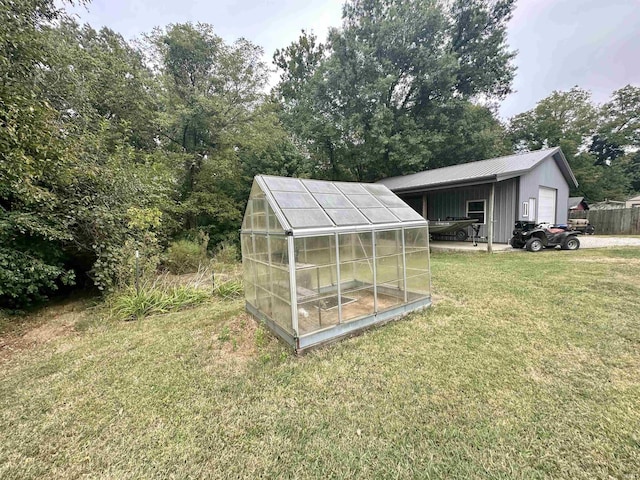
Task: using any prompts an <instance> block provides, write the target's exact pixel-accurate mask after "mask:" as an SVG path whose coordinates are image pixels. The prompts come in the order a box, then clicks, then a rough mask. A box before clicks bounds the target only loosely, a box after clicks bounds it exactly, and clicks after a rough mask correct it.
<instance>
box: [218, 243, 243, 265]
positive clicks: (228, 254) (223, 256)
mask: <svg viewBox="0 0 640 480" xmlns="http://www.w3.org/2000/svg"><path fill="white" fill-rule="evenodd" d="M215 260H216V262H217V263H225V264H229V265H231V264H234V263H238V260H240V254H239V251H238V246H237V245H236V244H235V243H232V242H223V243H222V244H221V245H220V247H219V248H218V252H217V253H216V256H215Z"/></svg>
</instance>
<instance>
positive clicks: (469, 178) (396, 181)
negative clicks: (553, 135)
mask: <svg viewBox="0 0 640 480" xmlns="http://www.w3.org/2000/svg"><path fill="white" fill-rule="evenodd" d="M549 157H553V159H554V160H555V162H556V164H557V165H558V167H559V168H560V170H561V171H562V174H563V176H564V177H565V179H566V180H567V183H568V184H569V185H570V186H576V187H577V186H578V182H577V181H576V178H575V177H574V175H573V173H572V172H571V168H570V167H569V164H568V163H567V160H566V158H565V157H564V154H563V153H562V150H560V147H555V148H546V149H543V150H536V151H533V152H527V153H519V154H515V155H508V156H505V157H498V158H490V159H488V160H480V161H478V162H469V163H462V164H459V165H452V166H450V167H444V168H436V169H433V170H425V171H424V172H418V173H414V174H411V175H403V176H400V177H391V178H385V179H383V180H380V181H379V182H378V183H380V184H382V185H385V186H387V187H389V189H391V190H393V191H396V192H398V191H410V190H421V189H422V190H428V189H431V188H438V187H444V186H456V184H461V185H472V184H474V183H485V182H499V181H502V180H507V179H509V178H514V177H518V176H520V175H522V174H524V173H527V172H529V171H531V170H532V169H533V168H535V167H536V166H537V165H538V164H539V163H540V162H542V161H544V160H546V159H547V158H549Z"/></svg>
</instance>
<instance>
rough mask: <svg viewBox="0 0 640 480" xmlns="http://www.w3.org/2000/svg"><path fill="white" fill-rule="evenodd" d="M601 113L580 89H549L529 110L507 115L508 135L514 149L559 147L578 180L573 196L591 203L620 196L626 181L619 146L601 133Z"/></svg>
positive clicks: (624, 189) (626, 188)
mask: <svg viewBox="0 0 640 480" xmlns="http://www.w3.org/2000/svg"><path fill="white" fill-rule="evenodd" d="M605 110H606V109H605ZM602 112H603V109H601V108H600V107H598V106H597V105H595V104H594V103H593V102H592V100H591V94H590V93H589V92H588V91H586V90H584V89H581V88H579V87H577V86H576V87H573V88H572V89H570V90H569V91H566V92H559V91H554V92H552V93H551V95H549V96H548V97H546V98H544V99H542V100H541V101H540V102H538V104H537V105H536V106H535V107H534V108H533V109H532V110H529V111H528V112H524V113H521V114H519V115H516V116H515V117H513V118H512V119H511V121H510V125H509V134H510V138H511V141H512V143H513V146H514V149H516V150H523V149H524V150H536V149H540V148H547V147H554V146H560V147H561V148H562V151H563V152H564V154H565V156H566V157H567V160H568V161H569V164H570V165H571V168H572V170H573V172H574V174H575V176H576V178H577V180H578V183H579V184H580V185H579V186H578V188H577V189H575V190H574V191H573V192H572V193H573V194H574V195H583V196H585V197H586V198H587V199H588V200H590V201H600V200H604V199H605V198H609V199H618V200H619V199H623V198H624V197H625V196H626V193H627V192H628V190H629V179H628V178H627V176H626V175H625V172H624V169H623V167H622V164H621V163H620V162H618V161H616V158H618V157H620V156H621V155H623V153H624V150H623V149H621V148H620V145H619V144H615V143H612V142H611V141H610V140H609V138H608V137H607V136H605V135H603V134H602V133H601V132H602V125H603V123H605V122H604V121H603V113H602ZM599 132H600V133H599ZM610 138H615V137H610Z"/></svg>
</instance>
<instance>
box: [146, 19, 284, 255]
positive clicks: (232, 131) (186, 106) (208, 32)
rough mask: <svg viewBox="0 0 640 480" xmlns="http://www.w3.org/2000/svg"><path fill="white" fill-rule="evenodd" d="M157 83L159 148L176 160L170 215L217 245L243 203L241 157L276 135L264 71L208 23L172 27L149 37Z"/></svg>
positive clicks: (252, 55) (250, 52)
mask: <svg viewBox="0 0 640 480" xmlns="http://www.w3.org/2000/svg"><path fill="white" fill-rule="evenodd" d="M148 46H149V47H150V48H149V51H150V54H151V55H152V57H153V59H154V61H155V63H156V64H157V65H158V75H159V78H160V81H161V82H162V85H163V98H162V108H161V114H160V134H161V141H162V146H163V148H165V149H167V150H169V151H173V152H176V153H178V154H180V155H182V159H183V166H182V174H181V177H182V180H181V187H180V191H179V195H178V202H179V203H178V207H177V208H176V209H175V210H174V214H175V215H176V217H177V218H178V219H179V223H180V224H181V225H182V226H183V227H184V228H186V229H194V228H205V229H208V230H209V233H210V235H211V238H212V240H213V241H214V242H215V241H219V240H221V239H223V238H224V236H225V235H228V234H230V233H231V232H233V231H234V230H237V226H238V225H239V223H240V220H241V217H242V210H241V208H242V205H243V202H244V200H245V199H244V198H239V192H243V191H244V189H243V188H242V185H243V181H242V178H241V176H240V173H241V171H242V166H241V164H240V162H241V160H240V158H241V153H243V152H260V151H262V150H264V149H265V148H267V146H268V145H270V143H271V141H272V139H278V138H282V132H281V129H280V127H279V124H278V121H277V118H276V115H275V113H274V112H273V109H272V108H268V107H265V101H266V97H265V94H264V93H263V91H264V86H265V83H266V80H267V75H268V69H267V67H266V65H265V64H264V63H263V62H262V61H261V60H260V58H261V55H262V50H261V49H260V47H257V46H255V45H253V44H252V43H250V42H248V41H247V40H243V39H241V40H238V41H236V42H235V43H233V44H231V45H228V44H226V43H225V42H224V41H223V40H222V38H220V37H219V36H217V35H216V34H215V33H214V31H213V28H212V27H211V26H210V25H206V24H196V25H193V24H190V23H187V24H177V25H170V26H169V27H167V29H165V30H156V31H154V33H153V34H152V35H150V36H149V37H148Z"/></svg>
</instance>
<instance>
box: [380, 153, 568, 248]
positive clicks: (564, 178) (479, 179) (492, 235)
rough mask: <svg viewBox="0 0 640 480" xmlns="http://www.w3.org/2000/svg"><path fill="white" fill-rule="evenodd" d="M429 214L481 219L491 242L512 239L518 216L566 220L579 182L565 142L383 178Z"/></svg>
mask: <svg viewBox="0 0 640 480" xmlns="http://www.w3.org/2000/svg"><path fill="white" fill-rule="evenodd" d="M379 183H380V184H382V185H385V186H387V187H389V188H390V189H391V190H392V191H393V192H395V193H396V194H397V195H398V196H400V197H401V198H402V199H403V200H405V201H406V202H407V203H408V204H409V205H411V206H412V207H413V208H414V209H415V210H416V211H418V212H420V213H421V214H422V216H423V217H424V218H425V219H427V218H428V219H429V220H439V219H441V220H445V219H446V218H447V217H472V218H476V219H477V224H476V226H477V227H479V229H478V230H479V234H480V235H481V236H482V237H484V238H485V239H487V242H488V243H490V242H493V241H495V242H498V243H507V242H508V241H509V238H510V237H511V232H512V230H513V225H514V223H515V221H517V220H524V221H530V222H537V223H543V222H546V223H554V224H559V223H566V222H567V207H568V202H569V190H570V189H571V188H574V187H577V186H578V182H577V181H576V178H575V176H574V175H573V172H572V171H571V168H570V167H569V164H568V162H567V160H566V158H565V157H564V154H563V153H562V150H560V148H559V147H556V148H548V149H544V150H537V151H533V152H527V153H522V154H515V155H509V156H506V157H499V158H491V159H488V160H481V161H478V162H469V163H463V164H459V165H453V166H450V167H444V168H437V169H433V170H426V171H424V172H418V173H414V174H412V175H404V176H401V177H392V178H386V179H384V180H380V182H379Z"/></svg>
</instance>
